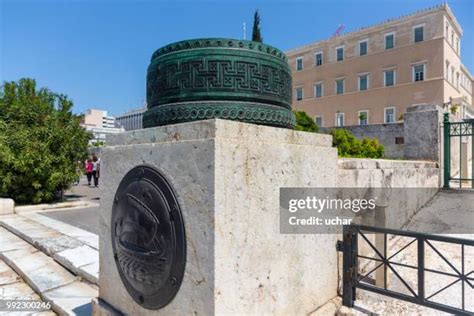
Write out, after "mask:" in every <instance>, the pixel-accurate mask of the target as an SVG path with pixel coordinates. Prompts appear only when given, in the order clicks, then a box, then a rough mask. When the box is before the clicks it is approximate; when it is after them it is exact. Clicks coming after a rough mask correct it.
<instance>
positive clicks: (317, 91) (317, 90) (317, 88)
mask: <svg viewBox="0 0 474 316" xmlns="http://www.w3.org/2000/svg"><path fill="white" fill-rule="evenodd" d="M322 96H323V84H322V83H317V84H315V85H314V97H315V98H320V97H322Z"/></svg>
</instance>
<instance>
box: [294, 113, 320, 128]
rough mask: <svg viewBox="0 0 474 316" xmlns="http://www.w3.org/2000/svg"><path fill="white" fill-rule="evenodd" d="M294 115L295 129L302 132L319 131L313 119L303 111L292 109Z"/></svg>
mask: <svg viewBox="0 0 474 316" xmlns="http://www.w3.org/2000/svg"><path fill="white" fill-rule="evenodd" d="M293 113H294V114H295V117H296V126H295V130H297V131H304V132H312V133H317V132H319V126H318V125H316V123H315V122H314V121H313V119H312V118H311V117H310V116H309V115H308V114H306V112H304V111H293Z"/></svg>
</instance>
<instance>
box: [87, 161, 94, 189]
mask: <svg viewBox="0 0 474 316" xmlns="http://www.w3.org/2000/svg"><path fill="white" fill-rule="evenodd" d="M92 167H93V165H92V160H91V159H87V163H86V173H87V183H88V185H89V186H90V185H91V180H92Z"/></svg>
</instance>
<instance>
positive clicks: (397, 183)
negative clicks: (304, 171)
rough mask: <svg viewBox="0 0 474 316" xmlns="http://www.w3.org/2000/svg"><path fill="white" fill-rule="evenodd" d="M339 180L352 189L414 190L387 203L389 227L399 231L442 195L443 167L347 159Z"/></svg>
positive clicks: (386, 218) (424, 163)
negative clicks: (416, 214)
mask: <svg viewBox="0 0 474 316" xmlns="http://www.w3.org/2000/svg"><path fill="white" fill-rule="evenodd" d="M337 180H338V186H339V187H348V188H350V187H355V188H367V189H370V188H413V189H414V190H404V191H403V192H404V193H405V194H406V195H407V196H404V197H399V196H397V197H393V198H389V199H387V200H386V201H384V202H383V203H384V204H386V206H387V208H386V209H385V223H386V225H387V226H390V227H394V228H399V227H402V226H403V225H404V224H406V223H407V222H408V221H409V219H410V218H411V217H412V216H413V215H414V214H415V213H416V211H418V210H419V209H420V208H421V207H422V206H423V205H425V204H426V203H427V202H428V201H429V200H430V199H431V198H432V197H433V196H434V195H435V194H436V193H437V192H438V189H439V186H440V168H439V164H438V163H436V162H424V161H404V160H385V159H354V158H345V159H339V164H338V179H337ZM419 188H428V190H416V189H419ZM399 192H400V191H397V193H399Z"/></svg>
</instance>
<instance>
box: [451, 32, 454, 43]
mask: <svg viewBox="0 0 474 316" xmlns="http://www.w3.org/2000/svg"><path fill="white" fill-rule="evenodd" d="M451 46H453V47H454V31H451Z"/></svg>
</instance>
